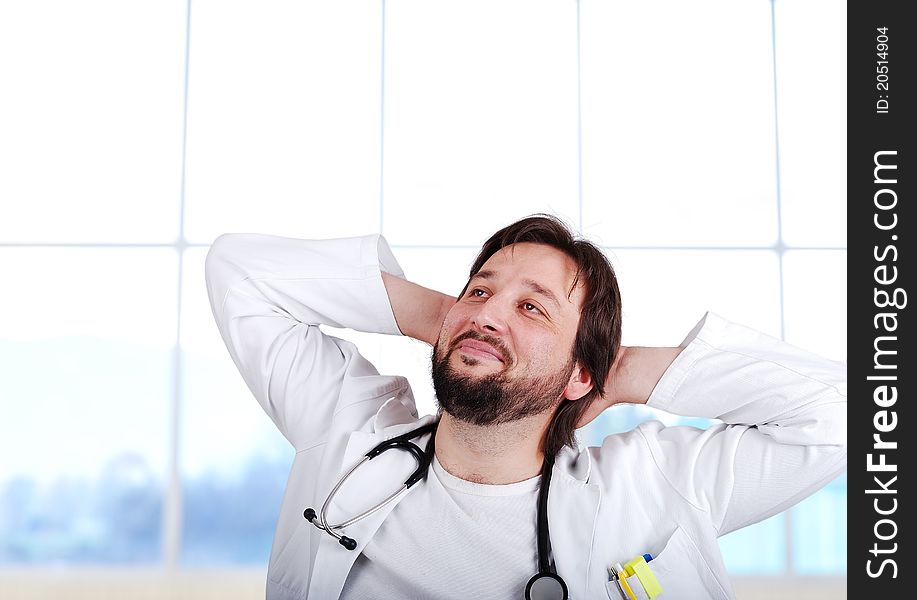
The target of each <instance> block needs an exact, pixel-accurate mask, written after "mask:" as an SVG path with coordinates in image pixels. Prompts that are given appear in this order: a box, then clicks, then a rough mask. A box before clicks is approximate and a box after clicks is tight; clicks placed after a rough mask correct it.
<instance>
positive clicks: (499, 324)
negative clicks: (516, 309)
mask: <svg viewBox="0 0 917 600" xmlns="http://www.w3.org/2000/svg"><path fill="white" fill-rule="evenodd" d="M508 310H512V307H511V306H508V303H507V302H506V301H504V300H503V299H502V298H499V297H498V296H493V297H491V298H490V299H488V300H487V302H484V303H483V304H481V305H480V308H479V310H478V312H477V314H475V315H474V316H473V317H472V319H471V321H472V323H473V324H474V326H475V329H477V330H478V331H481V332H486V333H500V334H502V333H504V332H505V331H506V321H507V318H508V317H507V315H508V313H507V311H508Z"/></svg>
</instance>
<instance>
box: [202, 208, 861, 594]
mask: <svg viewBox="0 0 917 600" xmlns="http://www.w3.org/2000/svg"><path fill="white" fill-rule="evenodd" d="M206 278H207V287H208V293H209V296H210V301H211V307H212V309H213V314H214V317H215V319H216V322H217V325H218V327H219V330H220V333H221V335H222V337H223V340H224V342H225V343H226V347H227V349H228V350H229V353H230V355H231V356H232V359H233V361H234V362H235V364H236V366H237V367H238V368H239V371H240V373H241V374H242V376H243V378H244V379H245V381H246V383H247V384H248V386H249V388H250V389H251V391H252V394H253V395H254V396H255V398H256V399H257V400H258V402H259V403H260V404H261V406H262V407H263V408H264V410H265V411H266V412H267V414H268V415H269V416H270V417H271V419H272V420H273V421H274V423H275V424H276V425H277V427H278V428H279V430H280V431H281V432H282V433H283V435H284V436H285V437H286V438H287V439H288V440H289V441H290V443H291V444H292V445H293V446H294V448H295V449H296V456H295V459H294V462H293V465H292V468H291V472H290V478H289V482H288V485H287V490H286V493H285V496H284V500H283V505H282V506H281V509H280V515H279V518H278V523H277V530H276V533H275V537H274V545H273V548H272V551H271V560H270V566H269V570H268V581H267V597H268V598H271V599H274V598H277V599H297V600H299V599H302V598H314V599H326V598H346V599H373V600H379V599H386V598H430V599H448V598H462V599H466V598H494V599H505V598H522V597H525V598H558V599H563V598H616V599H617V598H623V599H624V600H628V599H629V598H655V597H657V596H661V597H662V598H677V599H680V600H691V599H695V598H697V599H701V598H703V599H707V598H717V599H726V598H733V597H734V594H733V592H732V588H731V585H730V582H729V578H728V576H727V573H726V569H725V566H724V564H723V560H722V556H721V555H720V552H719V546H718V544H717V537H719V536H722V535H725V534H726V533H729V532H730V531H734V530H736V529H738V528H740V527H744V526H747V525H750V524H752V523H755V522H757V521H759V520H762V519H764V518H767V517H769V516H772V515H774V514H776V513H778V512H780V511H782V510H786V509H787V508H789V507H790V506H792V505H793V504H795V503H797V502H799V501H800V500H802V499H804V498H805V497H806V496H808V495H810V494H812V493H814V492H815V491H817V490H818V489H819V488H820V487H822V486H823V485H825V484H826V483H828V482H829V481H831V480H832V479H833V478H834V477H835V476H837V475H838V474H839V473H840V472H842V471H843V470H844V468H845V467H846V459H847V454H846V368H845V365H843V364H842V363H837V362H833V361H830V360H827V359H824V358H821V357H818V356H815V355H813V354H811V353H808V352H805V351H803V350H801V349H799V348H796V347H794V346H791V345H789V344H786V343H784V342H781V341H779V340H776V339H774V338H771V337H769V336H766V335H764V334H762V333H759V332H757V331H754V330H752V329H750V328H748V327H744V326H742V325H739V324H736V323H732V322H730V321H728V320H726V319H724V318H722V317H720V316H718V315H716V314H714V313H709V312H708V313H707V314H705V315H704V316H703V317H702V318H701V319H700V321H699V322H698V323H697V325H696V326H695V327H694V328H693V330H692V331H691V332H690V333H688V335H687V337H685V339H684V341H683V342H682V343H681V344H680V345H679V346H677V347H672V348H648V347H624V346H622V345H621V294H620V291H619V289H618V283H617V278H616V277H615V273H614V270H613V268H612V266H611V264H610V263H609V262H608V260H607V258H606V257H605V255H604V254H603V253H602V251H601V250H600V249H599V248H598V247H596V246H595V245H593V244H591V243H590V242H588V241H586V240H583V239H579V238H577V237H576V236H575V235H574V233H573V232H572V231H570V230H569V228H568V227H566V226H565V225H564V224H563V223H562V222H561V221H559V220H558V219H556V218H554V217H551V216H548V215H536V216H532V217H527V218H525V219H522V220H520V221H518V222H516V223H513V224H511V225H509V226H507V227H505V228H503V229H501V230H500V231H497V232H496V233H495V234H494V235H493V236H491V238H490V239H489V240H487V242H485V244H484V246H483V247H482V249H481V252H480V253H479V255H478V257H477V259H476V260H475V261H474V264H473V265H472V267H471V269H470V272H469V278H468V280H467V282H466V284H465V287H464V289H463V290H462V292H461V293H460V294H459V295H458V297H451V296H448V295H446V294H442V293H439V292H436V291H434V290H429V289H427V288H424V287H422V286H420V285H417V284H415V283H412V282H410V281H408V280H407V279H405V277H404V273H403V271H402V270H401V268H400V267H399V266H398V263H397V261H396V260H395V257H394V256H393V255H392V253H391V250H390V249H389V247H388V244H387V242H386V241H385V239H384V238H383V237H382V236H381V235H377V234H374V235H366V236H361V237H356V238H343V239H334V240H299V239H292V238H282V237H277V236H267V235H259V234H224V235H222V236H220V237H219V238H218V239H217V240H216V241H215V242H214V244H213V246H212V247H211V250H210V252H209V254H208V256H207V262H206ZM321 324H326V325H329V326H333V327H349V328H352V329H356V330H359V331H367V332H374V333H382V334H390V335H406V336H410V337H412V338H415V339H418V340H422V341H424V342H426V343H428V344H429V345H430V346H432V348H433V350H432V357H431V372H432V378H433V385H434V389H435V392H436V401H437V403H438V406H439V410H438V411H437V414H435V415H426V416H424V417H422V418H421V417H419V416H418V414H417V408H416V405H415V403H414V397H413V393H412V391H411V387H410V384H409V383H408V382H407V380H406V379H405V378H404V377H400V376H383V375H380V374H379V373H378V371H377V370H376V369H375V367H373V365H372V364H370V363H369V362H368V361H367V360H366V359H365V358H364V357H363V356H362V355H361V354H360V353H359V351H358V349H357V347H356V346H355V345H354V344H352V343H350V342H347V341H344V340H341V339H338V338H335V337H333V336H330V335H327V334H325V333H324V332H322V331H321V330H320V328H319V325H321ZM619 403H634V404H640V403H644V404H647V405H649V406H653V407H656V408H660V409H663V410H665V411H668V412H671V413H675V414H679V415H685V416H691V417H706V418H712V419H719V420H720V421H722V422H721V423H719V424H716V425H713V426H711V427H709V428H707V429H698V428H693V427H665V426H663V424H661V423H659V422H658V421H650V422H647V423H643V424H641V425H640V426H638V427H637V428H636V429H634V430H633V431H630V432H627V433H624V434H615V435H609V436H607V437H606V438H605V439H604V441H603V443H602V445H601V446H598V447H589V448H583V447H581V446H580V445H579V443H578V442H577V440H576V436H575V430H576V429H577V428H578V427H582V426H583V425H586V424H587V423H589V422H591V421H592V420H593V419H594V418H595V417H596V416H598V415H599V414H600V413H601V412H602V411H604V410H605V409H607V408H608V407H610V406H613V405H615V404H619ZM387 450H392V451H391V452H389V451H387ZM404 450H407V451H404ZM357 466H359V468H356V467H357ZM402 483H403V484H404V485H402ZM399 486H400V487H399Z"/></svg>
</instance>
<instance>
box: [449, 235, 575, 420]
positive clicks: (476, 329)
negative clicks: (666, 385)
mask: <svg viewBox="0 0 917 600" xmlns="http://www.w3.org/2000/svg"><path fill="white" fill-rule="evenodd" d="M575 275H576V263H575V262H574V261H573V259H571V258H570V257H568V256H567V255H566V254H564V253H563V252H561V251H559V250H557V249H555V248H552V247H550V246H545V245H542V244H532V243H520V244H514V245H512V246H507V247H506V248H503V249H502V250H499V251H498V252H496V253H495V254H494V255H493V256H491V257H490V259H488V260H487V262H486V263H484V266H483V267H482V268H481V270H480V271H479V272H478V274H477V275H475V276H474V277H472V278H471V280H470V281H469V283H468V287H467V289H466V290H465V294H464V295H463V296H462V298H460V299H459V301H458V302H456V304H455V305H454V306H453V307H452V309H451V310H450V311H449V313H448V314H447V315H446V319H445V321H444V322H443V328H442V330H441V331H440V336H439V340H438V341H437V343H436V346H435V347H434V349H433V386H434V388H435V390H436V396H437V401H438V402H439V404H440V406H441V407H442V408H443V410H445V411H446V412H448V413H449V414H450V415H452V416H453V417H455V418H456V419H459V420H461V421H466V422H469V423H473V424H475V425H493V424H498V423H506V422H510V421H515V420H517V419H521V418H523V417H527V416H530V415H535V414H540V413H543V412H545V411H547V410H550V409H552V408H554V407H556V405H557V404H558V402H560V401H561V399H562V398H564V397H567V398H570V399H573V400H575V399H577V398H580V397H581V396H583V395H584V394H585V393H586V392H587V391H588V389H585V391H583V384H582V383H579V384H577V383H576V382H581V380H582V377H583V370H581V369H580V368H579V366H578V365H576V364H575V363H574V362H573V342H574V340H575V338H576V331H577V327H578V325H579V317H580V308H581V306H582V301H583V298H584V294H585V292H584V290H583V285H582V282H580V283H578V284H577V287H576V289H575V290H574V291H573V293H572V294H570V296H569V298H568V297H567V296H568V291H569V290H570V287H571V285H572V284H573V279H574V277H575ZM586 378H587V379H588V375H586ZM588 388H591V385H590V386H588Z"/></svg>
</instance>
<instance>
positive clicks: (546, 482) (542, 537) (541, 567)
mask: <svg viewBox="0 0 917 600" xmlns="http://www.w3.org/2000/svg"><path fill="white" fill-rule="evenodd" d="M437 425H438V422H435V421H434V422H433V423H429V424H427V425H424V426H422V427H419V428H417V429H415V430H414V431H409V432H407V433H405V434H402V435H399V436H397V437H394V438H391V439H389V440H386V441H384V442H382V443H381V444H379V445H378V446H376V447H375V448H373V449H372V450H370V451H369V452H367V453H366V454H365V455H364V456H363V458H362V459H361V460H359V461H358V462H357V463H356V464H354V465H353V466H352V467H350V469H349V470H348V471H347V473H345V474H344V476H343V477H341V478H340V479H339V480H338V482H337V483H336V484H335V486H334V487H333V488H332V489H331V492H330V493H329V494H328V497H327V498H325V502H324V503H323V504H322V509H321V511H319V513H318V514H317V515H316V514H315V510H314V509H311V508H307V509H306V510H305V511H304V513H303V516H305V517H306V519H307V520H309V521H310V522H311V523H312V524H313V525H315V526H316V527H317V528H318V529H321V530H322V531H325V532H326V533H328V534H329V535H331V536H332V537H334V538H335V539H337V540H338V542H339V543H340V544H341V545H342V546H344V547H345V548H347V549H348V550H355V549H356V547H357V543H356V541H355V540H353V539H351V538H348V537H346V536H344V535H342V534H339V533H338V532H337V530H341V529H344V528H345V527H348V526H350V525H353V524H354V523H356V522H357V521H359V520H361V519H364V518H366V517H368V516H369V515H371V514H373V513H374V512H376V511H378V510H380V509H381V508H383V507H385V506H386V505H388V504H389V503H390V502H392V501H394V500H395V499H396V498H397V497H398V496H399V495H401V494H403V493H404V492H405V491H407V490H408V489H410V487H411V486H412V485H414V484H415V483H417V482H418V481H420V480H421V479H423V478H424V477H426V473H427V471H428V470H429V467H430V462H432V460H433V454H434V446H433V444H434V440H435V438H436V426H437ZM426 433H432V435H431V436H430V439H429V441H428V442H427V450H426V452H423V451H421V449H420V447H418V446H417V444H415V443H413V442H411V441H410V440H411V438H414V437H419V436H421V435H424V434H426ZM391 448H402V449H404V450H408V451H409V452H410V453H411V454H412V455H413V456H414V458H415V459H416V460H417V469H416V470H415V471H414V473H413V474H412V475H411V476H410V477H409V478H408V479H407V481H405V482H404V483H403V484H402V486H401V487H400V488H399V489H397V490H395V492H393V493H392V494H391V495H390V496H389V497H388V498H386V499H385V500H383V501H382V502H381V503H379V504H377V505H376V506H373V507H372V508H369V509H367V510H366V511H364V512H363V513H361V514H359V515H357V516H355V517H353V518H350V519H348V520H346V521H344V522H343V523H338V524H336V525H331V524H330V523H328V508H329V506H331V501H332V499H333V498H334V496H335V495H336V494H337V493H338V490H340V489H341V486H343V485H344V482H345V481H347V479H348V478H349V477H350V475H351V474H352V473H353V472H354V471H356V470H357V468H359V467H360V466H361V465H363V464H364V463H365V462H366V461H369V460H372V459H373V458H375V457H376V456H379V455H381V454H382V453H383V452H385V451H386V450H388V449H391ZM553 468H554V457H548V456H545V460H544V465H543V467H542V471H541V486H540V489H539V491H538V516H537V521H538V529H537V536H538V573H536V574H535V575H534V576H533V577H532V578H531V579H530V580H529V582H528V585H526V589H525V597H526V598H527V599H531V592H532V589H533V586H534V585H535V584H536V582H538V580H541V579H545V578H549V579H553V580H554V581H555V582H556V583H557V585H558V586H559V588H558V591H559V592H560V598H562V599H563V600H566V599H567V598H568V595H567V594H568V592H567V584H566V583H565V582H564V580H563V578H561V577H560V575H558V574H557V573H556V572H555V571H554V569H553V568H552V566H551V562H550V560H549V559H548V556H549V554H550V541H549V540H550V534H549V532H548V518H547V505H548V489H549V486H550V484H551V471H552V470H553ZM316 517H317V518H318V519H317V520H318V522H316Z"/></svg>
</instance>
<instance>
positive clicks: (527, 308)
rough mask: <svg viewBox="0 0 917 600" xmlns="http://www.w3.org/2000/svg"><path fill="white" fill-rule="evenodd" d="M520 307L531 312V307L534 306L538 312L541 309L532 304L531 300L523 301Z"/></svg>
mask: <svg viewBox="0 0 917 600" xmlns="http://www.w3.org/2000/svg"><path fill="white" fill-rule="evenodd" d="M522 308H524V309H525V310H526V311H527V312H532V309H533V308H534V309H535V310H536V311H537V312H539V313H540V312H541V309H539V308H538V307H537V306H535V305H534V304H532V303H531V302H524V303H523V304H522Z"/></svg>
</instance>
